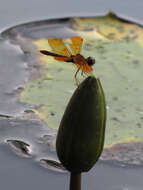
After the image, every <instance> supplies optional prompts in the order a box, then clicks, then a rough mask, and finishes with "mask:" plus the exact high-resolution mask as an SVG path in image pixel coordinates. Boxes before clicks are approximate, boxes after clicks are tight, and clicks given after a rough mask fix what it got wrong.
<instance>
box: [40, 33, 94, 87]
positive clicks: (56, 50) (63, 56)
mask: <svg viewBox="0 0 143 190" xmlns="http://www.w3.org/2000/svg"><path fill="white" fill-rule="evenodd" d="M48 43H49V45H50V47H51V49H52V51H53V52H50V51H47V50H41V51H40V52H41V53H42V54H44V55H47V56H53V57H54V59H55V60H58V61H65V62H71V63H74V64H75V65H76V66H77V68H78V69H77V71H76V73H75V80H76V84H78V80H77V74H78V72H79V71H80V70H81V71H82V73H81V74H82V75H83V74H84V73H85V74H87V73H90V72H92V70H93V69H92V66H93V65H94V64H95V59H94V58H92V57H88V58H85V57H84V56H83V55H81V54H80V52H81V48H82V44H83V39H82V38H81V37H79V36H74V37H72V38H71V44H69V47H70V49H71V50H72V53H71V51H70V50H69V49H68V48H67V47H66V45H65V44H64V42H63V40H62V39H58V38H52V39H48Z"/></svg>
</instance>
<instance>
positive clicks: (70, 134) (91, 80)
mask: <svg viewBox="0 0 143 190" xmlns="http://www.w3.org/2000/svg"><path fill="white" fill-rule="evenodd" d="M105 123H106V106H105V98H104V92H103V89H102V86H101V83H100V81H99V79H96V78H95V77H93V76H90V77H88V78H86V79H85V80H84V81H83V82H82V83H81V84H80V85H79V86H78V88H77V89H76V90H75V92H74V94H73V96H72V97H71V99H70V101H69V103H68V105H67V107H66V110H65V113H64V115H63V118H62V120H61V123H60V127H59V130H58V134H57V140H56V150H57V154H58V157H59V160H60V161H61V163H62V164H63V166H64V167H65V168H66V169H67V170H69V171H70V172H72V173H81V172H86V171H89V170H90V169H91V168H92V167H93V165H94V164H95V163H96V162H97V160H98V158H99V157H100V155H101V153H102V150H103V145H104V135H105Z"/></svg>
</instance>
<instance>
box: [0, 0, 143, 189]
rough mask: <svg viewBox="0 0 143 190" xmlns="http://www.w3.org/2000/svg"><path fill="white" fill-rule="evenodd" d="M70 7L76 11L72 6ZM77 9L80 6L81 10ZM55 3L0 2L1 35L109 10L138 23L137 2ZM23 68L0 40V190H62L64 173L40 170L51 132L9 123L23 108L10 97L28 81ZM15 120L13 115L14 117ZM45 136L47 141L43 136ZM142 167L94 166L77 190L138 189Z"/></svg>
mask: <svg viewBox="0 0 143 190" xmlns="http://www.w3.org/2000/svg"><path fill="white" fill-rule="evenodd" d="M75 4H76V6H75ZM81 4H82V6H81ZM55 5H57V0H52V1H50V2H49V1H46V0H41V1H37V2H35V1H34V0H30V1H28V0H25V1H18V0H13V1H12V3H9V0H5V1H1V6H0V27H1V30H4V29H6V28H8V27H11V26H13V25H16V24H21V23H23V22H29V21H35V20H42V19H47V18H55V17H56V18H59V17H66V16H72V15H83V13H84V14H85V13H86V14H89V15H94V13H102V12H107V11H108V10H111V9H112V10H113V11H115V12H117V13H119V14H123V15H127V16H129V17H132V18H134V19H137V20H142V19H143V14H142V7H143V1H142V0H137V1H133V0H130V1H129V0H127V1H123V0H122V1H118V2H117V1H113V0H110V1H105V0H94V1H90V2H89V1H87V2H86V1H85V2H84V3H83V1H78V2H77V1H70V2H69V1H65V0H62V1H60V3H59V4H58V6H55ZM14 48H15V49H14ZM26 67H27V66H26V63H25V60H24V57H23V53H22V51H21V50H20V49H19V48H18V46H15V47H14V46H13V45H12V46H11V44H9V42H8V41H3V40H1V41H0V114H1V115H0V189H2V190H9V189H11V190H19V189H20V190H25V189H28V190H39V189H54V190H56V189H59V190H63V189H68V186H69V174H68V173H61V172H56V171H53V170H49V169H46V168H44V167H42V166H41V165H40V159H42V158H45V159H46V158H49V159H50V158H55V160H57V157H56V154H55V150H54V148H53V147H51V146H50V145H49V143H48V142H49V138H50V140H51V139H52V140H53V142H54V140H55V139H54V137H53V136H55V131H49V130H48V129H47V128H46V127H45V126H44V124H43V123H40V122H39V123H38V122H37V121H35V120H34V119H33V120H31V121H27V119H26V118H23V119H14V118H13V116H16V114H17V113H18V112H19V113H23V112H24V110H25V109H26V108H29V105H26V104H24V103H21V102H18V99H17V98H16V94H17V93H18V92H20V91H21V90H22V86H21V85H22V84H24V82H26V80H27V79H28V76H29V73H28V71H26ZM17 117H18V116H17ZM47 134H50V136H47ZM11 140H20V141H22V142H24V143H26V144H27V145H28V154H26V153H25V152H19V149H14V148H13V147H12V146H11V145H10V143H8V142H9V141H11ZM142 176H143V168H142V167H141V166H133V165H124V164H122V163H119V162H103V161H99V162H98V163H97V164H96V166H95V167H94V168H93V169H92V170H91V171H89V172H88V173H84V174H83V179H82V186H83V190H87V189H90V190H95V189H98V190H142V189H143V188H142V186H143V180H142Z"/></svg>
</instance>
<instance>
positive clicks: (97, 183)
mask: <svg viewBox="0 0 143 190" xmlns="http://www.w3.org/2000/svg"><path fill="white" fill-rule="evenodd" d="M0 155H1V156H0V163H1V165H0V178H1V180H0V181H1V185H0V186H1V189H3V190H9V189H15V190H17V189H21V190H25V189H31V190H32V189H33V190H39V189H68V186H69V174H58V173H54V172H49V171H48V170H46V169H43V168H41V167H40V166H39V165H37V164H36V163H33V160H32V159H27V158H20V157H17V156H16V155H15V154H13V153H12V152H11V150H10V149H9V147H8V146H7V145H6V144H1V145H0ZM142 169H143V168H136V167H135V168H134V167H121V166H113V165H112V166H111V165H110V164H106V163H102V162H98V164H97V165H96V166H95V167H94V168H93V169H92V170H91V171H90V172H88V173H84V174H83V178H82V186H83V190H87V189H90V190H95V189H98V190H142V185H143V182H142V173H143V172H142Z"/></svg>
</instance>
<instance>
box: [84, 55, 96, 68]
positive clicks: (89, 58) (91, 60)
mask: <svg viewBox="0 0 143 190" xmlns="http://www.w3.org/2000/svg"><path fill="white" fill-rule="evenodd" d="M86 61H87V63H88V65H90V66H92V65H94V64H95V59H94V58H92V57H88V58H87V59H86Z"/></svg>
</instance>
